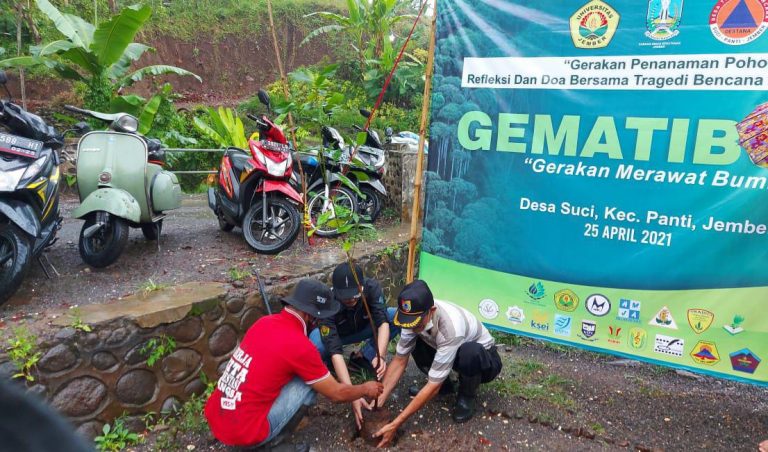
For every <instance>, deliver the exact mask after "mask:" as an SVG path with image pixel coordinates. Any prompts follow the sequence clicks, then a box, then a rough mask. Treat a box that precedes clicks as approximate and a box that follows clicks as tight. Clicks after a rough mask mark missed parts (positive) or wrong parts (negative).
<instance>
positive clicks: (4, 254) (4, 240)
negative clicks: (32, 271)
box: [0, 224, 32, 305]
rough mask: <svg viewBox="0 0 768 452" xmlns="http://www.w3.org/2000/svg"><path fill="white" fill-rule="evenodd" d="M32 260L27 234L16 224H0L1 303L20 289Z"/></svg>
mask: <svg viewBox="0 0 768 452" xmlns="http://www.w3.org/2000/svg"><path fill="white" fill-rule="evenodd" d="M31 261H32V247H31V245H30V243H29V240H28V239H27V236H26V234H25V233H24V232H23V231H22V230H21V229H19V228H18V227H17V226H16V225H14V224H0V305H1V304H3V303H5V302H6V301H8V299H9V298H11V295H13V294H14V293H16V291H17V290H18V289H19V286H21V282H22V281H23V280H24V275H25V274H26V273H27V270H28V269H29V263H30V262H31Z"/></svg>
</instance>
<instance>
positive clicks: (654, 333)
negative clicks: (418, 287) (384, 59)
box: [420, 0, 768, 385]
mask: <svg viewBox="0 0 768 452" xmlns="http://www.w3.org/2000/svg"><path fill="white" fill-rule="evenodd" d="M437 13H438V18H437V41H436V53H435V68H434V69H435V75H434V80H433V86H434V88H433V93H432V99H431V100H432V112H431V126H430V151H429V161H428V172H427V182H426V191H427V196H426V201H425V209H426V212H425V219H424V231H423V241H422V245H423V253H422V255H421V264H420V265H421V267H420V268H421V270H420V277H421V278H422V279H424V280H426V281H427V282H428V283H429V284H430V287H432V289H433V292H434V293H435V296H436V297H437V298H440V299H444V300H447V301H451V302H454V303H457V304H460V305H462V306H464V307H466V308H468V309H470V310H472V311H473V312H476V313H477V314H478V316H480V317H481V318H483V320H484V321H485V322H486V324H487V325H489V326H490V327H493V328H497V329H500V330H506V331H511V332H515V333H519V334H524V335H529V336H534V337H538V338H543V339H546V340H550V341H555V342H560V343H564V344H568V345H574V346H578V347H582V348H588V349H591V350H596V351H601V352H606V353H612V354H616V355H620V356H628V357H632V358H635V359H641V360H645V361H651V362H655V363H659V364H664V365H669V366H673V367H678V368H685V369H688V370H692V371H696V372H701V373H706V374H711V375H715V376H719V377H724V378H731V379H737V380H741V381H747V382H751V383H755V384H761V385H768V364H766V363H762V364H761V361H762V359H764V358H765V357H768V316H766V315H764V314H763V312H764V311H763V309H764V307H765V306H766V304H767V303H768V301H766V300H768V272H766V271H765V267H766V264H767V263H768V260H767V259H766V255H767V254H768V246H766V245H768V240H766V239H767V235H768V169H767V168H766V167H767V166H768V163H766V162H767V161H768V104H766V102H768V95H766V90H767V89H768V36H763V34H764V32H765V31H766V30H767V29H768V0H719V1H717V0H710V1H706V2H693V1H690V0H688V1H684V0H647V1H643V2H636V1H635V2H630V1H626V0H623V1H618V0H616V1H608V2H606V1H601V0H591V1H584V2H582V3H574V2H572V1H562V0H554V1H551V2H543V3H542V2H533V1H490V0H489V1H482V2H471V3H470V2H466V1H464V0H440V1H439V2H438V6H437Z"/></svg>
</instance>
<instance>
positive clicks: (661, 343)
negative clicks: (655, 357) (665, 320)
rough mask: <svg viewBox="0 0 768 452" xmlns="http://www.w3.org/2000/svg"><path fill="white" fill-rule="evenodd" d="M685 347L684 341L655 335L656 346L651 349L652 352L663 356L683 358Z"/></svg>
mask: <svg viewBox="0 0 768 452" xmlns="http://www.w3.org/2000/svg"><path fill="white" fill-rule="evenodd" d="M684 347H685V341H684V340H683V339H680V338H678V337H671V336H665V335H663V334H657V335H656V344H655V345H654V347H653V351H654V352H656V353H661V354H663V355H669V356H676V357H678V358H679V357H681V356H683V348H684Z"/></svg>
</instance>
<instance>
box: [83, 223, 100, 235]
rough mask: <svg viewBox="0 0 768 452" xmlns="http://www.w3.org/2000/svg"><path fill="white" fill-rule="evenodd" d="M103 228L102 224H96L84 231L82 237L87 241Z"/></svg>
mask: <svg viewBox="0 0 768 452" xmlns="http://www.w3.org/2000/svg"><path fill="white" fill-rule="evenodd" d="M103 227H104V223H96V224H94V225H93V226H91V227H89V228H88V229H86V230H85V231H83V236H84V237H85V238H87V239H90V238H91V237H93V236H94V235H95V234H96V233H97V232H99V231H100V230H101V229H102V228H103Z"/></svg>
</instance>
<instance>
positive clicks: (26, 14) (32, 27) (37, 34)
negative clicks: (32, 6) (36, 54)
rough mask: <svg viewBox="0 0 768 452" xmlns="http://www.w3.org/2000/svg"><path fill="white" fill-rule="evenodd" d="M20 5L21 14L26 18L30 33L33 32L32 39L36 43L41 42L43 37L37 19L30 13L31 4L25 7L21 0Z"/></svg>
mask: <svg viewBox="0 0 768 452" xmlns="http://www.w3.org/2000/svg"><path fill="white" fill-rule="evenodd" d="M18 6H20V8H19V14H20V15H21V16H22V18H23V19H24V22H26V23H27V28H29V32H30V34H32V39H33V40H34V41H35V44H40V42H41V41H42V40H43V39H42V37H41V36H40V31H39V30H38V29H37V25H36V24H35V20H34V19H33V18H32V15H31V14H29V5H27V6H26V7H25V6H24V5H23V4H22V2H21V1H19V3H18Z"/></svg>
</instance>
